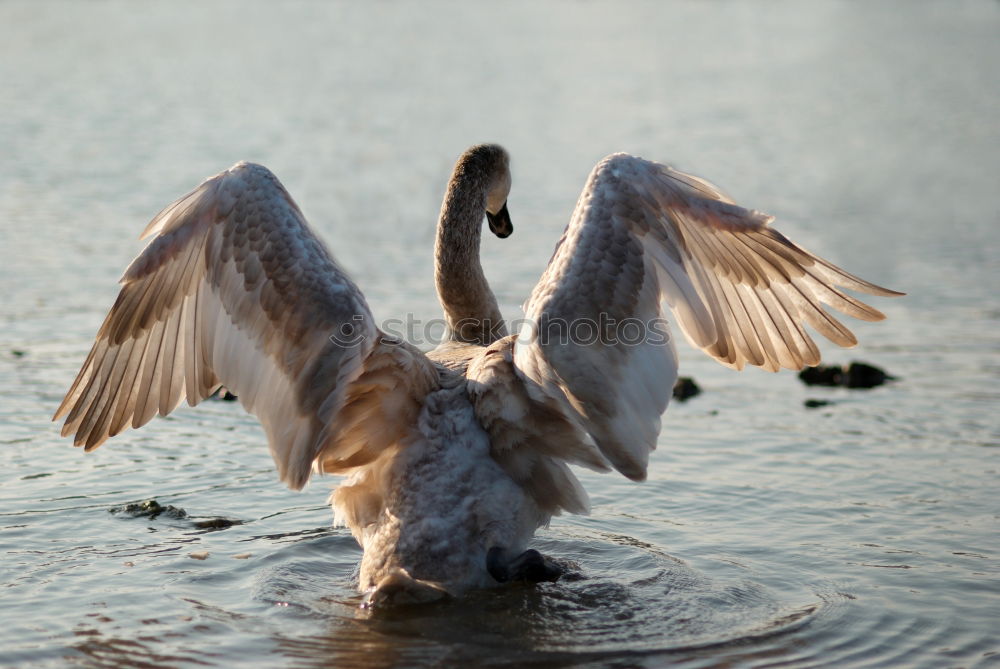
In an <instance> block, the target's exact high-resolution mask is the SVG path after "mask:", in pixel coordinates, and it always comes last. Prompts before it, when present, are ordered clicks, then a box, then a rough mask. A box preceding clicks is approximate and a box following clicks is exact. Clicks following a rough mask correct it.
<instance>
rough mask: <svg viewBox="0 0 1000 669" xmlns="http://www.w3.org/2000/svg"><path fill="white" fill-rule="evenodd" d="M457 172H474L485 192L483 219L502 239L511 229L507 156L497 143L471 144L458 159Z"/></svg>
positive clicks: (508, 160) (508, 163)
mask: <svg viewBox="0 0 1000 669" xmlns="http://www.w3.org/2000/svg"><path fill="white" fill-rule="evenodd" d="M455 171H456V175H458V174H461V173H465V174H474V175H476V176H478V178H479V180H480V183H482V184H483V186H484V189H485V194H486V220H487V221H488V222H489V225H490V231H491V232H492V233H493V234H494V235H496V236H497V237H500V238H501V239H503V238H505V237H509V236H510V234H511V233H512V232H514V225H513V224H512V223H511V221H510V213H509V212H508V211H507V196H508V195H510V182H511V181H510V155H509V154H508V153H507V150H506V149H504V148H503V147H502V146H500V145H499V144H479V145H477V146H473V147H472V148H470V149H469V150H468V151H466V152H465V154H464V155H463V156H462V157H461V158H460V159H459V161H458V165H457V166H456V170H455Z"/></svg>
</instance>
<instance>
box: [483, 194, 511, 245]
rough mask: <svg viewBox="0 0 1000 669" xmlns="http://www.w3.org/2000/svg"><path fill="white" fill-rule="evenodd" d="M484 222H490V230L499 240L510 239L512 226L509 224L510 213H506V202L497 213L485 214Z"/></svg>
mask: <svg viewBox="0 0 1000 669" xmlns="http://www.w3.org/2000/svg"><path fill="white" fill-rule="evenodd" d="M486 220H487V221H489V222H490V230H491V231H492V232H493V234H494V235H496V236H497V237H499V238H500V239H504V238H506V237H510V233H512V232H514V224H513V223H511V222H510V212H508V211H507V203H506V202H504V203H503V206H502V207H500V211H498V212H497V213H495V214H491V213H490V212H486Z"/></svg>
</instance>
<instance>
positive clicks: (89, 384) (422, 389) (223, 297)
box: [53, 163, 435, 488]
mask: <svg viewBox="0 0 1000 669" xmlns="http://www.w3.org/2000/svg"><path fill="white" fill-rule="evenodd" d="M150 235H153V239H152V240H151V241H150V243H149V245H148V246H146V248H145V249H144V250H143V251H142V253H140V254H139V256H138V257H137V258H136V259H135V260H134V261H133V262H132V264H131V265H130V266H129V268H128V269H127V270H126V271H125V274H124V276H123V277H122V279H121V283H122V284H123V286H122V289H121V292H120V293H119V295H118V299H117V301H116V302H115V304H114V306H113V307H112V308H111V311H110V313H109V314H108V316H107V318H106V319H105V320H104V324H103V325H102V326H101V329H100V331H99V332H98V333H97V339H96V341H95V342H94V346H93V348H92V349H91V351H90V355H88V356H87V359H86V362H84V364H83V368H82V369H81V370H80V373H79V375H78V376H77V377H76V381H74V382H73V385H72V387H71V388H70V390H69V392H68V393H67V394H66V398H65V399H64V400H63V402H62V405H60V407H59V409H58V410H57V411H56V414H55V416H54V418H53V420H57V419H59V418H60V417H62V416H64V415H65V416H66V423H65V425H64V426H63V429H62V434H63V435H64V436H65V435H69V434H72V435H74V442H75V444H76V445H78V446H79V445H83V446H85V447H86V449H87V450H91V449H94V448H97V447H98V446H99V445H100V444H101V443H102V442H103V441H104V440H105V439H107V438H108V437H109V436H113V435H115V434H118V433H119V432H121V431H122V430H123V429H125V428H127V427H128V426H129V425H131V426H132V427H139V426H141V425H144V424H145V423H146V422H148V421H149V420H150V419H151V418H152V417H153V415H154V414H156V413H159V414H160V415H161V416H162V415H166V414H168V413H170V412H171V411H172V410H173V409H175V408H176V407H177V405H178V404H180V402H181V400H182V399H185V398H186V399H187V401H188V403H189V404H191V405H194V404H196V403H198V402H199V401H201V400H203V399H204V398H206V397H208V396H209V395H211V394H212V393H213V392H215V390H217V389H218V388H219V386H220V385H225V386H226V388H228V389H230V390H232V391H233V392H234V393H236V395H237V396H238V397H239V399H240V402H241V403H242V404H243V406H244V407H245V408H246V410H247V411H249V412H251V413H253V414H254V415H256V416H257V417H258V418H259V419H260V421H261V423H262V424H263V426H264V430H265V432H266V434H267V438H268V442H269V445H270V448H271V454H272V455H273V456H274V460H275V463H276V464H277V466H278V471H279V474H280V476H281V478H282V480H284V481H285V482H286V483H288V485H289V486H291V487H293V488H300V487H302V485H304V484H305V482H306V480H307V479H308V478H309V474H310V470H311V468H312V466H313V463H314V461H315V462H316V464H317V467H318V468H320V469H323V470H326V471H336V470H338V469H344V468H349V467H351V466H356V465H360V464H364V463H365V462H367V461H370V460H371V459H372V458H373V457H375V456H377V454H378V453H377V451H378V449H379V448H382V447H384V446H386V445H387V444H388V443H391V442H392V440H394V439H396V438H397V437H398V436H399V432H400V430H402V429H404V427H405V421H406V420H408V419H411V418H413V416H414V415H415V413H414V412H415V411H416V410H417V406H418V399H416V398H419V397H422V396H423V393H426V389H427V388H429V387H430V385H431V384H432V383H434V379H435V376H434V373H433V370H432V368H431V367H430V363H429V362H427V361H426V359H425V358H423V356H422V354H419V353H418V352H416V351H415V350H413V349H411V348H410V347H409V346H406V345H402V344H396V343H394V342H389V341H387V340H386V338H385V337H384V336H383V335H382V334H381V333H380V332H379V331H378V330H377V328H376V327H375V325H374V322H373V319H372V315H371V312H370V311H369V309H368V305H367V304H366V302H365V299H364V297H363V296H362V294H361V292H360V291H359V290H358V288H357V287H356V286H355V285H354V283H353V282H352V281H351V280H350V278H348V276H347V275H346V274H345V273H344V272H343V270H341V269H340V267H338V266H337V264H336V262H335V261H334V260H333V258H332V257H331V256H330V254H329V252H328V251H327V250H326V248H324V246H323V244H322V243H321V242H320V241H319V240H318V239H317V238H316V236H315V235H314V234H313V233H312V231H311V230H310V229H309V227H308V225H307V224H306V221H305V219H304V217H303V216H302V213H301V211H300V210H299V208H298V206H297V205H296V204H295V203H294V202H293V201H292V199H291V197H290V196H289V195H288V193H287V191H285V189H284V187H283V186H282V185H281V184H280V183H279V182H278V180H277V178H276V177H275V176H274V175H273V174H271V172H270V171H268V170H267V169H266V168H264V167H262V166H260V165H253V164H248V163H239V164H237V165H235V166H234V167H232V168H231V169H229V170H227V171H225V172H223V173H221V174H219V175H217V176H215V177H212V178H211V179H208V180H206V181H205V182H204V183H202V184H201V185H200V186H199V187H198V188H196V189H195V190H194V191H192V192H191V193H189V194H188V195H186V196H184V197H182V198H181V199H179V200H177V201H176V202H174V203H173V204H171V205H170V206H168V207H167V208H166V209H164V210H163V211H162V212H160V213H159V214H158V215H157V216H156V217H155V218H154V219H153V221H152V222H151V223H150V224H149V226H148V227H147V228H146V230H145V231H144V233H143V235H142V237H143V238H145V237H148V236H150ZM383 414H387V415H383Z"/></svg>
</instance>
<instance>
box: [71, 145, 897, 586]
mask: <svg viewBox="0 0 1000 669" xmlns="http://www.w3.org/2000/svg"><path fill="white" fill-rule="evenodd" d="M510 184H511V179H510V168H509V161H508V157H507V153H506V151H504V149H502V148H501V147H499V146H496V145H481V146H475V147H472V148H471V149H469V150H468V151H467V152H466V153H465V154H464V155H462V156H461V158H460V159H459V160H458V163H457V164H456V166H455V169H454V172H453V173H452V176H451V180H450V182H449V184H448V189H447V193H446V194H445V198H444V203H443V205H442V208H441V216H440V219H439V221H438V230H437V243H436V245H435V265H436V267H435V276H436V281H437V289H438V293H439V297H440V300H441V304H442V306H443V307H444V311H445V316H446V319H447V322H448V336H447V341H445V343H443V344H442V345H441V346H440V347H439V348H438V349H436V350H435V351H432V352H430V353H429V354H424V353H422V352H420V351H418V350H417V349H416V348H414V347H413V346H411V345H409V344H408V343H406V342H403V341H399V340H397V339H394V338H392V337H389V336H388V335H386V334H385V333H383V332H381V331H380V330H379V329H378V327H377V326H376V320H375V318H374V317H373V316H372V314H371V311H370V310H369V308H368V305H367V303H366V302H365V299H364V297H363V296H362V294H361V292H360V291H359V290H358V288H357V286H355V284H354V283H353V282H352V281H351V279H350V278H349V277H348V276H347V274H346V273H345V272H344V271H343V270H342V269H341V267H340V266H339V265H338V264H337V263H336V262H335V261H334V259H333V257H332V256H331V255H330V253H329V252H328V251H327V249H326V248H325V247H324V245H323V244H322V243H321V242H320V241H319V239H317V238H316V236H315V235H314V234H313V232H312V230H311V229H310V228H309V226H308V225H307V224H306V221H305V219H304V218H303V216H302V212H301V211H300V210H299V208H298V206H297V205H296V204H295V203H294V202H293V201H292V198H291V196H289V194H288V193H287V191H285V189H284V187H282V185H281V184H280V183H279V182H278V180H277V178H276V177H275V176H274V175H273V174H271V172H269V171H268V170H267V169H266V168H264V167H262V166H260V165H254V164H250V163H239V164H237V165H235V166H233V167H232V168H230V169H229V170H227V171H225V172H222V173H221V174H218V175H217V176H214V177H212V178H210V179H208V180H206V181H205V182H204V183H202V184H201V185H200V186H198V187H197V188H196V189H195V190H193V191H192V192H191V193H189V194H188V195H185V196H184V197H182V198H181V199H179V200H177V201H176V202H174V203H173V204H171V205H169V206H168V207H167V208H166V209H164V210H163V211H162V212H160V213H159V214H158V215H157V216H156V217H155V218H154V219H153V220H152V222H151V223H150V224H149V225H148V226H147V227H146V230H145V231H144V232H143V235H142V237H143V238H145V237H152V240H151V241H150V242H149V244H148V246H146V248H145V249H144V250H143V251H142V252H141V253H140V254H139V256H138V257H137V258H136V259H135V260H134V261H133V262H132V264H131V265H130V266H129V267H128V269H127V270H126V271H125V274H124V276H123V277H122V280H121V283H122V284H123V285H122V289H121V292H120V293H119V295H118V299H117V301H116V302H115V304H114V306H113V307H112V308H111V311H110V313H109V314H108V315H107V318H106V319H105V320H104V324H103V325H102V326H101V328H100V330H99V331H98V333H97V339H96V341H95V343H94V346H93V348H92V349H91V351H90V354H89V355H88V356H87V359H86V361H85V362H84V363H83V367H82V369H81V370H80V373H79V375H78V376H77V377H76V380H75V381H74V382H73V385H72V386H71V387H70V389H69V392H68V393H67V394H66V398H65V399H64V400H63V402H62V404H61V405H60V407H59V409H58V410H57V411H56V413H55V416H54V418H53V420H58V419H59V418H62V417H64V416H65V419H66V422H65V425H64V426H63V429H62V434H63V435H64V436H65V435H70V434H72V435H73V438H74V443H75V444H76V445H77V446H81V445H82V446H84V447H85V449H86V450H87V451H90V450H93V449H94V448H97V447H98V446H99V445H100V444H101V443H103V442H104V440H105V439H107V438H108V437H110V436H113V435H116V434H118V433H119V432H121V431H122V430H124V429H125V428H126V427H128V426H129V425H131V426H132V427H139V426H141V425H144V424H146V423H147V422H148V421H149V420H150V419H151V418H152V417H153V415H154V414H156V413H159V414H160V415H161V416H165V415H167V414H168V413H170V412H171V411H173V409H175V408H176V407H177V406H178V404H180V402H181V400H182V399H187V401H188V403H189V404H191V405H194V404H197V403H198V402H200V401H201V400H203V399H205V398H206V397H208V396H209V395H211V394H212V393H214V392H215V391H216V390H217V389H218V388H219V387H220V386H221V385H225V386H226V387H227V388H229V389H230V390H232V391H233V392H234V393H236V394H237V395H238V396H239V399H240V402H241V403H242V404H243V406H244V408H245V409H246V410H247V411H249V412H250V413H252V414H254V415H255V416H257V417H258V418H259V419H260V422H261V424H262V425H263V427H264V431H265V433H266V435H267V440H268V445H269V446H270V449H271V455H272V456H273V457H274V462H275V464H276V465H277V469H278V474H279V476H280V478H281V480H282V481H284V482H285V483H287V484H288V485H289V486H290V487H292V488H295V489H299V488H301V487H302V486H303V485H305V483H306V482H307V481H308V479H309V477H310V474H311V472H328V473H337V474H346V475H347V479H346V480H345V481H344V482H343V483H342V484H341V486H340V487H339V488H337V490H336V491H335V492H334V493H333V495H332V497H331V501H332V504H333V509H334V512H335V515H336V520H337V522H341V523H344V524H346V525H347V527H349V528H350V530H351V532H352V533H353V534H354V537H355V538H356V539H357V540H358V542H359V543H360V544H361V546H362V548H363V549H364V557H363V558H362V562H361V570H360V583H359V587H360V589H361V590H362V591H363V592H365V593H367V595H366V602H367V603H369V604H372V605H377V604H382V603H387V602H392V601H395V602H406V601H427V600H433V599H437V598H440V597H443V596H447V595H457V594H460V593H461V592H463V591H464V590H466V589H468V588H470V587H482V586H490V585H495V584H497V583H498V582H505V581H509V580H529V581H539V580H545V579H554V578H556V577H558V574H559V571H558V569H557V567H556V566H555V564H554V563H552V562H551V561H549V560H548V559H546V558H544V557H542V556H541V555H539V554H538V553H537V552H536V551H533V550H526V549H527V543H528V541H529V540H530V539H531V537H532V535H533V534H534V532H535V530H536V529H537V528H538V527H540V526H542V525H544V524H546V523H547V522H548V520H549V519H550V518H551V516H552V515H553V514H557V513H560V512H561V511H563V510H565V511H569V512H572V513H585V512H586V511H587V508H588V501H587V495H586V493H585V492H584V491H583V489H582V488H581V486H580V484H579V482H578V481H577V479H576V477H575V476H574V475H573V473H572V472H571V471H570V469H569V467H568V466H567V465H568V464H577V465H583V466H585V467H589V468H592V469H595V470H608V469H610V468H614V469H616V470H618V471H619V472H621V473H622V474H624V475H625V476H627V477H629V478H631V479H634V480H637V481H638V480H642V479H644V478H645V476H646V465H647V461H648V457H649V452H650V451H651V450H653V448H655V447H656V439H657V435H658V433H659V431H660V415H661V414H662V413H663V411H664V410H665V409H666V407H667V402H668V400H669V399H670V393H671V388H672V386H673V384H674V380H675V378H676V376H677V355H676V352H675V350H674V346H673V340H672V338H671V337H670V335H669V331H668V329H667V328H666V326H665V324H664V320H663V319H664V317H665V309H664V305H666V306H668V307H669V309H670V311H672V312H673V314H674V317H675V318H676V320H677V323H678V324H679V326H680V328H681V331H682V332H683V333H684V335H685V336H686V338H687V339H688V340H689V341H690V342H691V343H692V344H693V345H694V346H696V347H697V348H700V349H702V350H703V351H705V352H706V353H708V354H709V355H711V356H712V357H714V358H715V359H716V360H718V361H719V362H721V363H722V364H724V365H727V366H729V367H733V368H735V369H741V368H742V367H743V366H744V365H746V364H750V365H756V366H759V367H763V368H764V369H768V370H772V371H773V370H777V369H778V368H780V367H785V368H788V369H800V368H802V367H804V366H806V365H815V364H817V363H818V362H819V361H820V354H819V350H818V348H817V347H816V344H815V343H814V342H813V340H812V339H811V338H810V336H809V335H808V334H806V332H805V330H804V329H803V324H804V323H805V324H808V325H810V326H811V327H812V328H813V329H814V330H816V331H817V332H819V333H820V334H822V335H823V336H825V337H827V338H828V339H830V340H831V341H833V342H834V343H836V344H839V345H840V346H853V345H854V344H855V343H856V340H855V338H854V336H853V335H852V334H851V332H850V331H849V330H848V329H847V328H846V327H844V326H843V325H842V324H841V323H840V322H838V321H837V320H836V319H835V318H833V317H832V316H831V315H830V314H828V313H827V312H826V311H824V309H823V307H822V306H821V305H822V304H826V305H829V306H830V307H832V308H833V309H836V310H837V311H840V312H842V313H845V314H848V315H850V316H854V317H856V318H860V319H863V320H869V321H875V320H880V319H882V318H883V317H884V316H883V315H882V314H881V313H880V312H878V311H876V310H875V309H873V308H871V307H870V306H868V305H866V304H864V303H862V302H860V301H858V300H857V299H854V298H852V297H849V296H847V295H845V294H844V293H842V292H841V291H840V290H838V288H840V287H843V288H849V289H851V290H855V291H860V292H862V293H868V294H870V295H879V296H892V295H900V294H901V293H897V292H894V291H891V290H887V289H885V288H880V287H879V286H876V285H874V284H871V283H868V282H867V281H863V280H862V279H859V278H857V277H855V276H852V275H851V274H848V273H847V272H845V271H843V270H841V269H840V268H838V267H836V266H834V265H832V264H830V263H828V262H826V261H825V260H823V259H821V258H819V257H817V256H815V255H812V254H811V253H809V252H808V251H805V250H804V249H802V248H800V247H798V246H796V245H795V244H793V243H792V242H791V241H789V240H788V239H787V238H785V237H784V236H783V235H782V234H781V233H779V232H778V231H777V230H775V229H773V228H771V227H769V226H768V224H769V223H770V222H771V220H772V219H771V217H770V216H767V215H765V214H762V213H760V212H757V211H752V210H748V209H744V208H742V207H740V206H737V205H736V204H735V203H734V202H733V201H732V200H730V199H729V198H727V197H726V196H725V195H723V194H722V193H721V192H720V191H719V190H718V189H717V188H715V187H714V186H712V185H711V184H709V183H708V182H707V181H703V180H701V179H699V178H697V177H693V176H690V175H688V174H684V173H682V172H678V171H676V170H674V169H671V168H670V167H666V166H664V165H661V164H659V163H655V162H651V161H647V160H643V159H641V158H636V157H634V156H629V155H625V154H621V153H619V154H615V155H611V156H608V157H607V158H605V159H604V160H602V161H601V162H600V163H598V165H597V166H596V167H595V168H594V170H593V171H592V172H591V174H590V177H589V178H588V179H587V183H586V185H585V186H584V188H583V193H582V194H581V195H580V199H579V201H578V202H577V205H576V209H575V210H574V212H573V216H572V218H571V219H570V223H569V225H568V226H567V228H566V230H565V232H564V233H563V236H562V238H561V239H560V240H559V243H558V245H557V246H556V250H555V253H554V255H553V256H552V259H551V261H550V262H549V265H548V268H547V269H546V270H545V272H544V274H542V277H541V280H540V281H539V282H538V285H537V286H536V287H535V289H534V291H533V292H532V294H531V296H530V297H529V298H528V301H527V303H526V304H525V312H526V313H525V316H526V322H527V323H528V324H529V325H526V326H525V327H524V328H523V329H522V330H521V331H520V333H518V334H517V335H508V334H507V332H506V330H505V326H504V324H503V321H502V319H501V316H500V311H499V309H498V308H497V302H496V299H495V297H494V296H493V293H492V292H491V291H490V288H489V286H488V284H487V282H486V279H485V277H484V275H483V270H482V267H481V265H480V262H479V243H480V233H481V228H482V221H483V218H484V216H485V217H487V218H488V220H489V226H490V229H491V230H492V231H493V232H494V233H495V234H496V235H498V236H500V237H506V236H507V235H509V234H510V233H511V231H512V229H513V228H512V226H511V221H510V217H509V215H508V211H507V195H508V193H509V191H510ZM581 324H582V325H581ZM584 331H586V333H585V334H583V335H582V336H581V335H580V333H581V332H584ZM593 333H596V334H597V338H596V339H595V338H594V337H593V336H591V335H593Z"/></svg>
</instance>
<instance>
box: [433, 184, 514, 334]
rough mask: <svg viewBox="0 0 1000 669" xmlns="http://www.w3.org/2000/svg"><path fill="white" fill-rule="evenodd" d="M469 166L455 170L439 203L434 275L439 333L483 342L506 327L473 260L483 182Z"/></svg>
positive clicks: (480, 226) (480, 268) (476, 254)
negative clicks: (441, 322) (444, 327)
mask: <svg viewBox="0 0 1000 669" xmlns="http://www.w3.org/2000/svg"><path fill="white" fill-rule="evenodd" d="M469 171H471V170H469ZM469 171H464V172H463V171H460V170H456V174H455V175H454V177H453V178H452V180H451V182H450V183H449V184H448V192H447V193H446V194H445V197H444V203H443V204H442V205H441V216H440V218H439V219H438V228H437V242H436V243H435V245H434V263H435V267H434V280H435V282H436V284H437V293H438V299H439V300H440V301H441V306H442V307H444V315H445V319H446V321H447V323H448V332H447V333H446V334H445V339H446V340H450V341H461V342H468V343H470V344H479V345H480V346H486V345H488V344H491V343H492V342H494V341H496V340H498V339H500V338H502V337H505V336H507V329H506V327H505V326H504V323H503V317H502V316H501V315H500V309H499V307H497V300H496V297H495V296H494V295H493V291H492V290H490V286H489V284H488V283H487V282H486V276H485V275H484V274H483V266H482V263H480V261H479V244H480V241H481V239H482V230H483V218H484V217H485V216H486V189H485V184H484V183H482V182H481V180H479V179H477V178H476V177H475V176H473V175H471V174H469Z"/></svg>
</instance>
